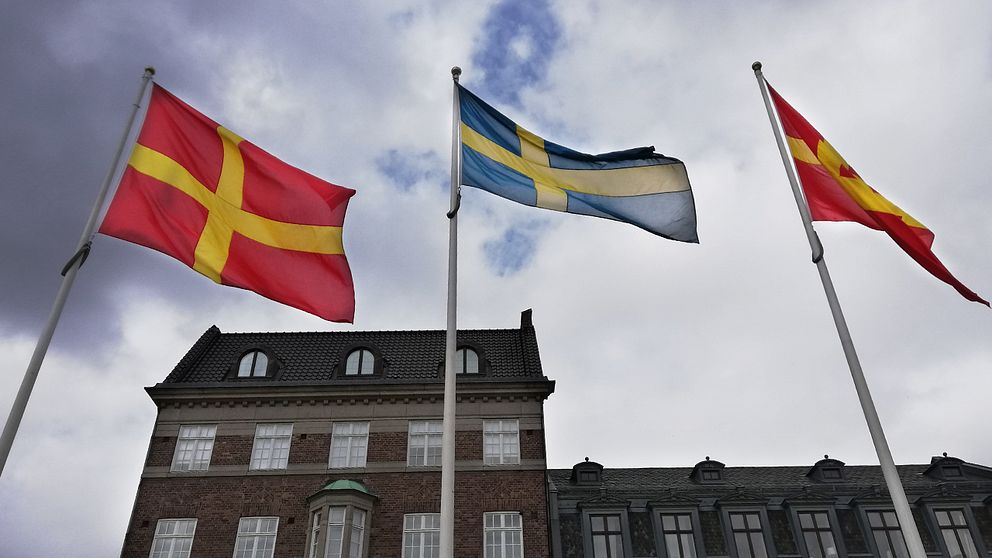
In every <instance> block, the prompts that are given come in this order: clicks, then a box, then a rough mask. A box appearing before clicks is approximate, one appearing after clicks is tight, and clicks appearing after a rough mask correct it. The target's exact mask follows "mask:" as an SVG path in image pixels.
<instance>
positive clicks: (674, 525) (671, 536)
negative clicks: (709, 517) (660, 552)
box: [661, 513, 696, 558]
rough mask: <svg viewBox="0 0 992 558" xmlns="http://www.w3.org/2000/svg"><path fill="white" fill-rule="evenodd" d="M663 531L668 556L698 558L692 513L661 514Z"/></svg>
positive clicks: (673, 557) (672, 557)
mask: <svg viewBox="0 0 992 558" xmlns="http://www.w3.org/2000/svg"><path fill="white" fill-rule="evenodd" d="M661 532H662V534H663V535H664V539H665V550H667V551H668V558H696V541H695V538H694V537H693V534H692V515H690V514H688V513H663V514H661Z"/></svg>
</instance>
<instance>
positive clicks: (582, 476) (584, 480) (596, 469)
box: [571, 457, 603, 484]
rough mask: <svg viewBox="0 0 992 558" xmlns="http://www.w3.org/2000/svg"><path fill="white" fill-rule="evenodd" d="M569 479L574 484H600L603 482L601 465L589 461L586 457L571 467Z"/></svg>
mask: <svg viewBox="0 0 992 558" xmlns="http://www.w3.org/2000/svg"><path fill="white" fill-rule="evenodd" d="M571 481H572V482H573V483H575V484H600V483H601V482H603V466H602V465H600V464H599V463H596V462H595V461H589V458H588V457H587V458H586V460H585V461H582V462H579V463H576V464H575V465H574V466H573V467H572V478H571Z"/></svg>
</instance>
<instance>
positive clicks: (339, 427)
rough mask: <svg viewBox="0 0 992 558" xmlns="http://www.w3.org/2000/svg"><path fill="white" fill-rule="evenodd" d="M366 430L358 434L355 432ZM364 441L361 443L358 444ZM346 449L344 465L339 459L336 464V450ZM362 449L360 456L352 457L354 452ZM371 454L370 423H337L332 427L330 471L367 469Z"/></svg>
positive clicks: (329, 456)
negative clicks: (366, 465)
mask: <svg viewBox="0 0 992 558" xmlns="http://www.w3.org/2000/svg"><path fill="white" fill-rule="evenodd" d="M356 429H358V430H360V431H361V430H364V432H359V433H356V432H355V430H356ZM359 440H362V442H361V443H358V441H359ZM340 447H344V449H345V454H344V461H343V463H342V462H341V461H340V458H338V461H337V462H335V457H334V449H335V448H340ZM356 449H360V450H361V453H360V455H356V456H355V457H352V452H353V450H356ZM368 453H369V423H368V421H365V422H335V423H334V424H333V425H332V426H331V452H330V455H328V458H327V466H328V468H330V469H351V468H358V467H365V464H366V462H367V460H368Z"/></svg>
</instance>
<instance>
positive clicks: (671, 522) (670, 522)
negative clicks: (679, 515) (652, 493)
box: [661, 515, 675, 531]
mask: <svg viewBox="0 0 992 558" xmlns="http://www.w3.org/2000/svg"><path fill="white" fill-rule="evenodd" d="M661 528H662V529H663V530H665V531H674V530H675V516H674V515H663V516H661Z"/></svg>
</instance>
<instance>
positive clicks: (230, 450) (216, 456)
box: [210, 436, 255, 469]
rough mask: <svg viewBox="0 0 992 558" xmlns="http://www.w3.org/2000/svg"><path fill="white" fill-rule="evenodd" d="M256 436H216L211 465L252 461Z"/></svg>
mask: <svg viewBox="0 0 992 558" xmlns="http://www.w3.org/2000/svg"><path fill="white" fill-rule="evenodd" d="M254 441H255V437H254V436H216V437H214V449H213V452H212V453H211V455H210V465H211V466H214V465H244V466H245V468H246V469H247V468H248V463H249V462H251V447H252V444H253V443H254Z"/></svg>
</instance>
